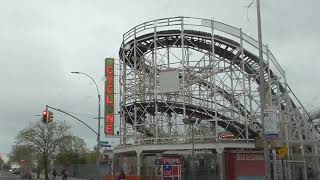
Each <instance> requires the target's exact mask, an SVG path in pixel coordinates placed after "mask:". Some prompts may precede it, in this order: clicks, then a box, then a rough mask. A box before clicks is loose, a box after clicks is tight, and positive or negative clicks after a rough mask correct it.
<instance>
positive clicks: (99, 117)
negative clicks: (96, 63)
mask: <svg viewBox="0 0 320 180" xmlns="http://www.w3.org/2000/svg"><path fill="white" fill-rule="evenodd" d="M71 73H73V74H83V75H85V76H87V77H88V78H90V79H91V80H92V81H93V83H94V85H95V86H96V89H97V93H98V101H99V103H98V131H97V133H98V134H97V136H98V137H97V148H96V153H97V159H96V166H97V180H100V179H101V177H100V134H101V133H100V122H101V95H100V92H99V88H98V85H97V83H96V81H95V80H94V79H93V78H92V77H91V76H89V75H88V74H86V73H84V72H71Z"/></svg>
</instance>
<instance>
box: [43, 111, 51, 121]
mask: <svg viewBox="0 0 320 180" xmlns="http://www.w3.org/2000/svg"><path fill="white" fill-rule="evenodd" d="M52 121H53V113H52V112H51V111H48V110H44V111H43V112H42V122H43V123H51V122H52Z"/></svg>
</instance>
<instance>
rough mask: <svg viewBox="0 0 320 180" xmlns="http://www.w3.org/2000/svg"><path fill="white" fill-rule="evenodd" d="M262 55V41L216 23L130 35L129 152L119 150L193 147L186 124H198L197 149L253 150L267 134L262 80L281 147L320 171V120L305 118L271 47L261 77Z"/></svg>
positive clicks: (124, 81) (125, 58)
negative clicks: (192, 121) (318, 122)
mask: <svg viewBox="0 0 320 180" xmlns="http://www.w3.org/2000/svg"><path fill="white" fill-rule="evenodd" d="M257 54H258V42H257V41H256V40H255V39H254V38H252V37H250V36H249V35H247V34H245V33H244V32H242V29H239V28H236V27H233V26H230V25H227V24H224V23H222V22H218V21H214V20H210V19H202V18H193V17H170V18H163V19H157V20H153V21H148V22H145V23H142V24H140V25H137V26H135V27H134V28H132V29H130V30H129V31H128V32H126V33H125V34H124V35H123V42H122V44H121V47H120V50H119V56H120V65H119V68H120V71H119V72H120V106H121V107H120V108H121V110H120V112H121V113H120V114H121V124H120V133H121V135H122V137H123V138H122V139H121V147H123V148H122V150H120V149H121V148H119V149H118V150H115V151H116V152H122V151H127V150H128V148H129V149H130V148H132V147H142V146H143V147H144V148H143V149H140V151H144V150H145V151H148V150H158V151H159V150H167V149H185V148H189V146H188V147H187V146H184V145H185V144H188V143H190V139H191V126H190V125H188V124H185V123H184V121H183V119H185V118H193V119H196V122H195V124H194V127H193V126H192V128H194V138H195V143H196V147H197V148H202V147H207V146H210V145H215V146H214V147H216V148H217V147H222V148H246V147H247V148H255V142H256V139H257V138H259V137H261V136H262V134H263V121H262V117H263V115H262V114H261V103H260V93H259V92H260V84H261V83H260V76H263V79H264V83H265V89H264V91H265V94H266V107H267V110H272V112H274V113H275V114H276V117H277V121H276V123H277V127H278V134H277V138H276V141H277V143H280V144H283V145H286V146H287V147H289V155H288V156H289V157H290V158H291V159H296V160H297V159H300V160H301V159H303V160H304V161H306V160H307V159H308V158H309V159H310V162H312V163H314V164H315V165H317V166H318V160H315V159H314V158H311V157H318V152H319V139H320V133H319V131H318V129H317V127H316V126H315V124H314V123H313V120H314V119H317V118H319V117H318V116H319V113H313V116H312V117H311V116H310V115H309V114H308V113H307V111H306V110H305V108H304V106H303V105H302V104H301V103H300V101H299V99H298V98H297V97H296V95H295V94H294V92H293V91H292V89H291V88H290V86H289V85H288V83H287V80H286V79H287V77H286V74H285V72H284V70H283V69H282V68H281V66H280V65H279V63H278V61H277V60H276V58H275V57H274V55H273V54H272V53H271V51H270V50H269V48H268V46H267V45H263V57H264V58H263V74H260V71H259V69H260V63H259V58H258V56H257ZM170 72H173V74H176V77H174V76H172V78H170V77H169V78H167V79H166V81H164V82H171V81H172V82H175V84H178V86H177V87H176V88H173V89H174V90H172V87H167V86H170V83H169V84H166V83H162V82H161V78H162V77H163V76H164V75H165V74H166V73H167V74H168V73H169V74H170ZM163 89H168V90H167V91H166V90H163ZM169 89H171V90H169ZM317 115H318V116H317ZM210 147H211V146H210Z"/></svg>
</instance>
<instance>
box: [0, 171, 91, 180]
mask: <svg viewBox="0 0 320 180" xmlns="http://www.w3.org/2000/svg"><path fill="white" fill-rule="evenodd" d="M33 179H34V180H44V177H43V175H41V176H40V179H37V178H33ZM49 179H50V180H51V179H53V178H52V177H49ZM61 179H62V177H61V176H57V178H56V180H61ZM0 180H22V178H21V177H20V176H18V175H13V174H12V173H11V172H1V171H0ZM68 180H86V179H78V178H73V177H68Z"/></svg>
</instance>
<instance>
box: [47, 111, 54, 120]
mask: <svg viewBox="0 0 320 180" xmlns="http://www.w3.org/2000/svg"><path fill="white" fill-rule="evenodd" d="M47 122H48V123H51V122H53V113H52V112H51V111H48V121H47Z"/></svg>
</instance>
